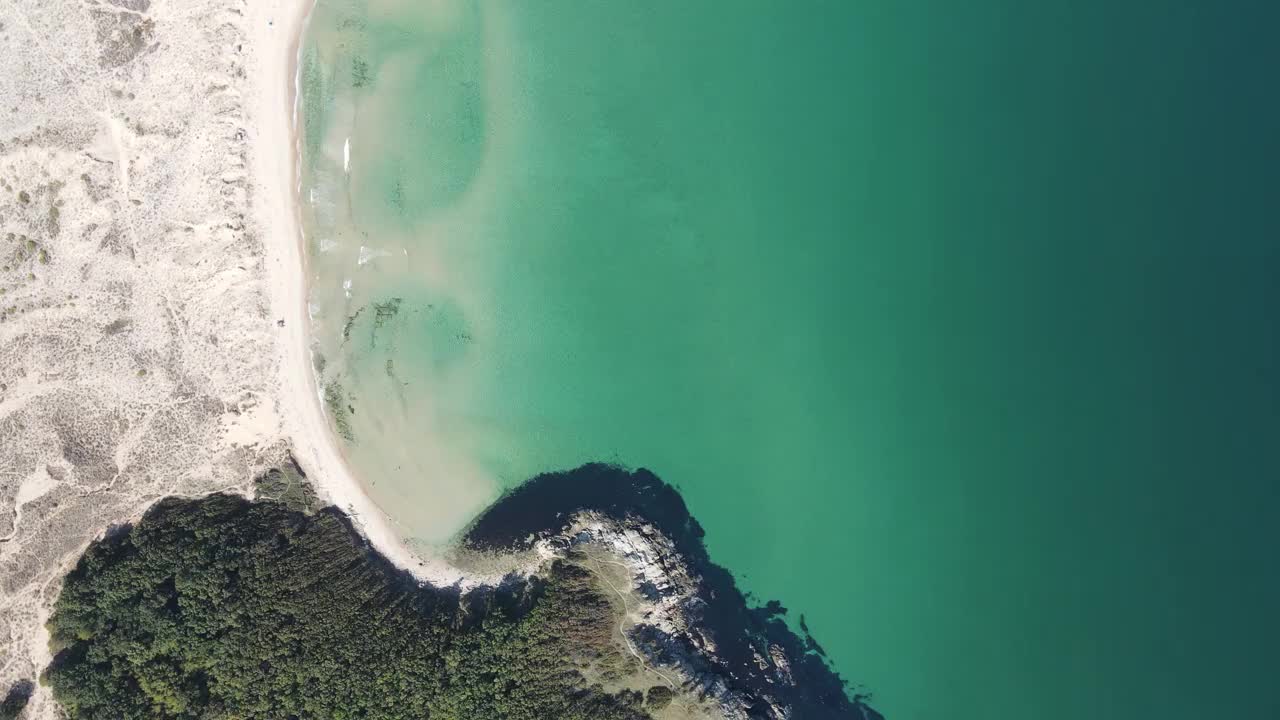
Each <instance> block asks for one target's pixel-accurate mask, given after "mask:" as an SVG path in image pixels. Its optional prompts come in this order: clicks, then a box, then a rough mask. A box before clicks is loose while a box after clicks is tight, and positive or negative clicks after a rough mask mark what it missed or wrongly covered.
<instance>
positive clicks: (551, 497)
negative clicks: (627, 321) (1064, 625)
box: [463, 464, 882, 720]
mask: <svg viewBox="0 0 1280 720" xmlns="http://www.w3.org/2000/svg"><path fill="white" fill-rule="evenodd" d="M585 510H590V511H594V512H597V513H600V514H602V515H605V516H607V517H609V518H611V519H614V520H625V519H627V518H637V519H643V520H644V521H646V522H648V523H650V524H652V525H653V526H654V527H656V528H657V529H659V530H660V531H662V532H663V533H664V534H665V535H666V536H667V537H668V538H670V539H671V541H672V542H673V543H674V545H675V547H676V549H677V550H678V552H679V553H680V555H681V556H682V557H683V559H684V561H685V563H686V564H687V566H688V567H689V569H690V571H691V573H692V574H693V575H695V576H700V581H699V583H700V587H699V593H698V594H699V595H700V597H701V599H702V600H703V602H704V604H703V606H702V609H701V612H700V617H698V618H697V620H698V624H699V629H700V630H702V631H703V632H704V633H705V634H708V635H710V636H711V638H712V639H713V640H714V643H715V648H716V655H717V657H718V658H719V659H720V660H721V661H723V662H724V664H725V668H726V669H727V673H724V675H725V676H726V680H727V682H729V684H730V687H731V688H733V689H735V690H738V691H740V692H744V693H746V694H747V695H749V696H752V697H765V696H772V697H774V698H776V699H778V700H779V701H781V702H782V704H784V705H785V706H788V707H790V708H791V709H792V717H794V718H797V719H798V720H803V719H807V718H858V719H860V720H882V716H881V715H880V714H879V713H878V712H876V711H875V710H873V709H872V708H871V707H869V706H868V705H867V704H866V702H867V700H869V699H870V696H869V695H865V694H857V693H850V691H849V689H848V683H847V682H846V681H845V680H843V679H842V678H841V677H840V675H839V674H838V673H837V672H836V671H835V670H834V669H833V668H832V667H831V666H830V665H828V664H827V662H826V660H825V659H824V655H825V653H823V651H822V648H821V647H820V646H819V645H818V643H817V642H816V641H815V640H814V639H813V638H812V637H811V636H810V635H809V632H808V627H807V626H806V624H805V622H804V618H803V617H801V618H800V628H801V633H800V634H797V633H796V632H795V631H794V630H792V628H791V627H790V626H789V625H788V624H787V623H786V622H785V619H784V617H785V615H786V612H787V610H786V608H784V607H783V606H782V605H781V604H780V603H778V602H777V601H770V602H767V603H765V604H764V605H763V606H759V607H753V606H751V605H750V604H748V598H747V596H746V595H744V594H743V593H742V591H741V590H740V589H739V588H738V586H737V584H736V583H735V582H734V579H733V575H732V574H731V573H730V572H729V571H728V570H727V569H725V568H723V567H721V566H720V565H717V564H715V563H714V562H712V561H711V558H710V555H709V554H708V552H707V549H706V545H705V543H704V542H703V536H704V532H703V529H702V526H701V525H700V524H698V521H697V520H696V519H694V517H693V516H692V515H691V514H690V513H689V509H688V508H687V507H686V506H685V503H684V499H683V498H682V497H681V496H680V493H679V492H678V491H677V490H676V489H675V488H673V487H672V486H670V485H668V484H667V483H665V482H663V481H662V480H661V479H659V478H658V477H657V476H656V475H654V474H653V473H651V472H649V471H648V470H645V469H639V470H636V471H634V472H631V471H628V470H626V469H624V468H621V467H617V466H614V465H605V464H589V465H584V466H582V467H580V468H578V469H576V470H571V471H568V472H558V473H546V474H543V475H539V476H537V477H535V478H533V479H532V480H529V481H528V482H526V483H524V484H523V485H520V486H519V487H516V488H514V489H512V490H511V491H510V492H508V493H507V494H506V495H504V496H503V497H502V498H500V499H499V500H498V501H497V502H495V503H494V504H493V505H492V506H490V507H489V509H487V510H486V511H485V512H484V513H482V514H481V515H480V517H478V518H477V519H476V520H475V521H474V522H473V523H472V524H471V526H470V527H469V528H468V530H467V531H466V533H465V535H464V537H463V542H464V543H465V544H467V545H468V546H470V547H473V548H475V549H477V550H482V551H507V550H524V549H528V548H529V547H530V546H531V545H532V544H533V542H534V541H535V540H536V538H537V537H539V536H545V535H551V534H557V533H559V532H561V531H563V530H564V529H565V528H566V527H567V526H568V524H569V523H570V521H571V519H572V517H573V515H574V514H575V513H577V512H580V511H585ZM655 632H657V631H656V630H655V631H652V632H650V633H649V634H653V633H655ZM637 639H638V640H640V641H641V642H642V643H644V644H645V645H646V646H648V647H651V648H658V650H657V652H658V654H659V659H661V655H662V652H663V651H662V650H661V648H663V647H664V646H665V642H664V640H666V639H665V638H661V637H645V636H644V633H642V634H641V637H639V638H637ZM773 646H777V647H779V648H781V649H782V651H783V652H784V653H785V654H786V656H787V657H788V658H790V662H791V674H792V677H793V678H794V680H795V683H794V685H793V686H792V687H789V688H783V687H779V686H778V685H777V684H776V683H775V682H774V681H773V680H772V679H771V677H770V675H769V674H766V673H765V672H764V670H763V669H762V668H761V667H760V665H758V664H757V663H758V660H757V650H756V648H761V649H766V651H767V649H768V648H771V647H773ZM688 650H692V648H688Z"/></svg>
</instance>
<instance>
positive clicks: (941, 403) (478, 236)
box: [303, 0, 1280, 720]
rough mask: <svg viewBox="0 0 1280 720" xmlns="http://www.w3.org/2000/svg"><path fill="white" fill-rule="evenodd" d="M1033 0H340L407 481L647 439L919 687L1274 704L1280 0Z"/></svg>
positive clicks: (438, 517) (944, 693)
mask: <svg viewBox="0 0 1280 720" xmlns="http://www.w3.org/2000/svg"><path fill="white" fill-rule="evenodd" d="M1028 5H1030V4H1027V3H1014V2H994V1H992V0H984V1H983V2H978V3H968V4H964V5H963V6H962V5H960V4H956V3H942V2H907V3H893V4H873V3H855V2H839V3H837V2H817V1H814V2H805V3H798V4H797V3H781V2H771V3H763V2H735V3H728V2H702V3H676V2H651V3H621V2H618V3H599V2H569V1H568V0H563V1H548V2H539V3H514V2H508V3H503V2H464V1H462V0H458V1H456V2H445V1H441V2H435V3H413V2H409V1H408V0H403V1H394V2H393V1H390V0H378V1H375V0H370V2H368V3H364V2H358V1H357V0H321V3H320V6H319V8H318V10H317V11H316V14H315V16H314V18H313V21H312V25H311V29H310V31H309V34H308V39H307V43H306V50H305V53H304V66H303V72H304V98H303V99H304V115H305V120H306V134H305V150H306V152H305V154H304V183H303V192H304V199H305V200H307V202H306V203H304V211H305V215H306V217H305V218H304V219H305V221H306V225H307V229H308V235H309V241H310V242H311V244H312V245H311V247H312V254H311V259H312V272H313V298H312V299H313V312H314V314H315V317H316V328H317V331H316V350H317V353H318V356H320V357H322V358H323V368H322V369H321V370H320V375H321V378H322V381H323V382H324V383H325V384H326V386H328V387H330V388H332V389H333V391H332V392H331V393H330V394H329V400H330V403H329V406H330V412H331V414H333V416H334V417H335V421H339V422H340V423H341V424H342V427H343V429H344V432H345V433H346V434H347V436H348V437H349V438H350V439H349V440H348V441H347V446H348V451H349V453H350V454H351V457H352V461H353V464H354V465H355V466H356V467H357V469H358V470H359V471H360V472H361V474H362V476H363V477H365V478H366V479H367V480H368V481H369V482H370V483H371V484H372V486H373V487H372V492H373V494H374V496H375V499H377V500H378V501H379V502H380V504H381V505H382V506H383V507H384V509H386V510H387V511H388V512H389V513H390V514H391V515H392V516H393V517H395V518H396V519H397V520H398V521H400V522H401V523H403V525H404V528H405V533H406V535H407V536H410V537H413V538H416V539H417V540H418V541H420V542H422V543H424V544H434V543H439V542H442V541H444V540H446V539H447V538H448V537H450V536H451V535H452V534H453V533H454V532H456V531H457V530H458V529H459V528H460V527H461V526H462V525H463V524H464V523H465V522H466V521H467V520H468V519H469V518H470V517H471V515H472V514H473V513H474V512H475V511H476V510H477V509H478V508H479V507H481V506H482V505H483V504H484V503H485V502H487V501H489V500H491V499H492V498H493V497H494V496H495V495H496V494H497V493H498V492H500V491H501V489H502V488H504V487H509V486H511V485H513V484H516V483H518V482H520V481H521V480H523V479H525V478H527V477H529V476H530V475H532V474H534V473H536V472H538V471H542V470H548V469H557V468H566V467H572V466H574V465H576V464H578V463H581V462H584V461H587V460H596V459H604V460H616V461H618V462H621V463H624V464H628V465H632V466H644V467H648V468H650V469H652V470H654V471H655V472H656V473H658V474H659V475H660V476H662V477H663V478H664V479H666V480H668V481H670V482H672V483H674V484H676V485H677V486H678V487H680V488H681V490H682V492H683V493H684V495H685V497H686V499H687V500H688V502H689V505H690V508H691V509H692V511H693V513H694V514H695V516H697V517H698V518H699V520H700V521H701V522H702V523H703V524H704V526H705V527H706V529H707V532H708V538H707V539H708V546H709V548H710V550H711V553H712V555H713V557H714V558H715V559H716V560H717V561H718V562H721V563H723V564H724V565H726V566H727V567H729V568H731V569H732V570H734V571H735V572H736V573H737V574H738V575H739V577H740V578H741V580H742V582H743V584H744V585H745V586H746V587H747V588H748V589H750V590H752V591H753V592H755V593H756V594H757V595H758V596H759V597H760V598H761V599H773V598H776V599H779V600H781V601H782V602H783V604H784V605H786V606H788V607H789V608H791V610H792V612H793V613H794V614H796V615H799V614H803V615H804V616H805V618H806V620H807V624H808V626H809V627H810V629H811V630H812V631H813V633H814V635H815V637H816V639H817V640H818V641H819V642H820V643H821V644H822V645H823V646H824V647H825V648H826V650H827V651H828V652H829V653H830V656H831V658H832V659H833V661H834V663H835V664H836V666H837V667H838V668H839V669H840V671H841V672H842V673H843V674H844V675H845V676H846V677H847V678H849V679H851V680H854V681H856V682H859V683H862V684H864V685H865V686H866V689H868V690H870V691H872V692H873V693H874V696H875V704H876V706H877V707H878V708H879V709H881V710H882V711H883V712H884V713H885V714H886V716H887V717H889V718H891V719H893V720H900V719H910V720H915V719H917V718H920V719H923V718H933V717H953V718H956V717H959V718H969V717H972V718H1028V717H1036V718H1049V719H1056V718H1063V719H1066V718H1075V717H1099V718H1117V719H1120V718H1125V719H1128V718H1135V717H1143V718H1145V717H1162V718H1188V719H1189V718H1198V717H1202V716H1214V717H1217V716H1228V717H1241V718H1270V717H1277V716H1280V700H1278V699H1277V696H1275V694H1274V693H1273V692H1271V691H1270V689H1269V688H1270V683H1271V675H1272V668H1274V667H1275V666H1276V663H1277V657H1276V653H1277V650H1276V648H1277V647H1280V643H1278V642H1277V641H1280V626H1278V623H1277V621H1276V620H1275V618H1274V608H1275V607H1277V606H1278V603H1280V572H1277V570H1276V569H1275V567H1276V565H1275V562H1274V559H1273V552H1274V548H1275V547H1276V546H1277V540H1280V531H1278V530H1277V527H1278V525H1277V517H1276V510H1275V502H1276V499H1277V493H1278V491H1277V487H1276V483H1277V480H1280V452H1277V450H1276V448H1278V447H1280V350H1278V349H1280V338H1278V337H1277V323H1276V322H1275V318H1274V311H1273V310H1272V308H1275V307H1280V288H1278V286H1277V281H1276V272H1277V270H1278V269H1280V240H1278V239H1277V238H1280V228H1278V227H1277V226H1278V225H1280V222H1277V218H1276V215H1275V211H1274V206H1275V204H1276V188H1277V187H1280V183H1278V182H1277V181H1280V177H1278V176H1280V171H1278V170H1277V167H1278V166H1277V160H1280V148H1278V147H1277V143H1278V142H1280V140H1277V138H1278V137H1280V135H1278V134H1277V128H1280V104H1278V102H1277V98H1276V95H1275V93H1274V91H1273V90H1271V89H1270V86H1271V84H1273V83H1272V82H1271V74H1272V71H1271V69H1272V68H1274V67H1276V66H1277V61H1278V60H1280V57H1277V56H1278V55H1280V51H1277V50H1276V46H1275V43H1273V42H1271V41H1270V39H1269V36H1268V32H1269V29H1270V28H1274V27H1275V21H1276V20H1277V19H1278V18H1277V13H1276V11H1274V10H1271V9H1270V7H1269V6H1264V5H1263V4H1260V3H1236V4H1234V5H1233V6H1232V7H1231V8H1230V9H1228V8H1227V7H1225V6H1224V7H1216V6H1215V7H1212V8H1211V7H1208V6H1204V5H1203V4H1193V3H1165V4H1162V5H1160V6H1159V7H1147V6H1143V5H1141V4H1139V3H1102V2H1085V3H1071V4H1053V5H1045V4H1036V6H1035V7H1028ZM348 140H349V144H348ZM344 147H345V148H347V152H346V155H347V160H348V162H347V163H346V165H347V167H346V170H344V169H343V165H344V161H343V156H344ZM322 246H323V251H322ZM361 248H363V250H361ZM362 258H363V259H364V262H363V263H361V262H360V261H361V259H362ZM346 281H350V287H345V288H344V286H343V285H344V282H346ZM397 298H398V300H397ZM378 304H380V305H381V311H379V309H378V307H376V306H377V305H378ZM351 317H354V319H353V320H351V321H350V323H348V318H351ZM344 330H345V331H346V332H345V334H344ZM344 408H346V409H347V411H346V412H343V409H344ZM338 416H341V417H338Z"/></svg>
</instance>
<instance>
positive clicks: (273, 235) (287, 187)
mask: <svg viewBox="0 0 1280 720" xmlns="http://www.w3.org/2000/svg"><path fill="white" fill-rule="evenodd" d="M313 5H314V2H313V0H289V1H286V2H280V3H278V4H274V3H266V4H263V5H260V6H255V7H254V8H253V9H252V10H251V11H250V12H251V15H250V18H251V27H252V32H253V43H252V46H253V47H255V48H257V52H258V58H257V67H258V68H259V72H258V73H256V74H255V75H254V76H253V77H254V86H255V87H254V89H253V92H252V98H253V102H252V110H251V112H252V113H254V114H255V115H256V117H257V119H256V120H255V121H254V122H253V123H252V132H253V133H254V136H253V137H252V138H251V142H250V145H251V147H252V151H253V153H254V158H255V160H256V162H255V165H256V167H257V168H258V169H259V172H258V173H257V178H258V182H259V183H260V185H259V186H258V188H257V192H256V194H255V211H256V212H257V214H258V217H259V222H260V223H261V226H262V227H263V230H264V240H265V243H264V245H265V250H266V256H267V262H266V271H267V287H268V289H269V291H270V293H271V303H272V307H273V309H274V310H275V311H276V312H275V314H276V315H278V316H279V317H280V318H281V319H283V320H284V326H283V327H282V328H281V329H280V343H279V344H280V364H279V368H280V395H279V403H280V415H281V421H282V430H283V432H284V434H285V436H286V437H288V438H290V440H291V444H292V447H293V453H294V457H295V459H296V460H297V461H298V463H299V464H300V465H301V466H302V468H303V470H304V471H305V472H306V473H307V476H308V478H310V479H311V480H312V481H313V482H314V483H315V485H316V486H317V489H318V490H319V492H320V494H321V495H322V496H323V497H324V498H325V499H326V500H327V501H328V502H330V503H332V504H333V505H336V506H338V507H339V508H342V509H343V510H344V511H346V512H347V513H348V514H349V515H350V516H351V517H352V519H353V520H354V521H355V523H356V524H357V526H358V527H359V528H360V530H361V532H362V533H363V534H364V535H365V537H366V538H368V540H369V541H370V543H371V544H372V545H373V546H374V547H375V548H377V549H378V551H379V552H381V553H382V554H383V555H385V556H387V557H388V558H390V559H391V560H392V561H393V562H394V563H395V564H396V565H399V566H400V567H403V568H405V569H408V570H410V571H411V572H412V573H413V574H414V575H415V576H417V577H418V578H419V579H421V580H423V581H427V582H431V583H434V584H437V585H453V584H461V585H463V586H470V585H473V584H475V579H474V578H464V577H463V574H462V573H461V572H460V571H458V570H457V569H455V568H453V567H452V566H450V565H449V564H448V563H446V562H444V561H443V560H441V559H439V558H431V557H422V556H419V555H416V554H415V553H413V552H412V551H411V550H409V548H408V547H406V546H405V544H404V542H403V541H402V539H401V537H400V535H399V534H398V533H397V532H396V530H395V529H394V527H393V526H392V524H391V521H390V519H389V518H388V517H387V515H386V513H384V512H383V511H382V510H381V509H380V508H379V507H378V506H377V505H376V504H374V502H373V501H372V500H371V499H370V498H369V496H368V495H367V494H366V493H365V491H364V488H363V486H362V485H361V483H360V480H359V479H358V478H356V477H355V476H354V475H353V474H352V472H351V470H350V468H349V466H348V464H347V461H346V459H345V458H344V457H343V453H342V450H341V447H340V445H339V440H338V438H337V437H336V435H335V433H334V432H333V430H332V427H331V425H330V423H329V422H328V420H327V419H326V418H325V416H324V413H323V410H322V407H323V406H322V403H321V401H320V393H319V390H318V388H317V387H316V382H315V374H314V372H313V371H312V360H311V349H310V341H309V334H308V325H309V322H310V318H309V314H308V312H307V285H306V282H307V281H306V277H307V276H306V267H307V259H306V252H305V249H304V248H305V238H304V237H303V235H302V231H301V228H300V225H299V217H298V206H297V201H298V197H297V194H298V192H297V189H298V184H297V183H298V180H297V173H298V140H297V134H296V126H297V124H298V122H299V116H298V112H299V108H298V104H297V91H298V88H297V76H298V73H297V61H298V47H299V42H300V38H301V34H302V32H303V30H304V29H305V25H306V22H307V17H308V15H309V12H310V9H311V7H312V6H313Z"/></svg>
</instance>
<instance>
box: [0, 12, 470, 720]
mask: <svg viewBox="0 0 1280 720" xmlns="http://www.w3.org/2000/svg"><path fill="white" fill-rule="evenodd" d="M310 6H311V2H310V0H267V1H265V2H254V3H241V2H226V1H225V0H192V2H185V3H182V4H181V5H169V4H163V3H152V2H148V0H117V1H114V2H111V3H103V4H93V5H85V4H80V3H60V2H59V3H32V2H12V1H10V0H6V1H5V2H0V42H2V43H3V46H4V47H6V48H19V49H20V52H18V53H17V54H16V55H14V56H13V59H12V61H11V63H10V66H9V68H8V71H7V72H6V73H5V74H4V76H3V77H0V256H3V264H2V266H0V686H3V687H9V686H10V685H12V684H13V683H15V682H19V681H23V680H33V679H35V678H37V677H38V675H39V673H40V671H41V669H42V668H44V667H45V666H46V665H47V664H48V662H49V661H50V659H51V657H50V653H49V649H48V641H47V636H46V633H45V630H44V623H45V620H46V619H47V618H48V615H49V612H50V610H51V608H52V604H53V602H54V600H55V599H56V597H57V595H58V592H59V590H60V588H61V578H62V576H63V574H65V573H66V572H67V571H68V570H70V569H71V568H72V567H73V566H74V564H75V562H76V559H77V558H78V557H79V556H80V553H81V552H82V551H83V550H84V548H85V547H86V546H87V545H88V544H89V543H90V542H92V541H93V540H94V539H95V538H98V537H101V536H102V534H103V533H104V532H106V531H108V529H109V528H112V527H116V526H120V525H122V524H125V523H129V522H133V521H136V520H137V519H138V518H140V517H141V515H142V514H143V513H144V512H145V511H146V509H147V508H149V507H150V506H151V505H153V504H154V503H155V502H156V501H157V500H159V499H160V498H162V497H166V496H175V495H176V496H188V497H193V496H199V495H204V494H207V493H210V492H218V491H224V492H235V493H240V494H246V495H248V494H251V493H252V492H253V481H254V478H256V477H258V476H260V475H261V474H262V473H263V472H265V471H266V470H268V469H270V468H272V467H278V466H279V465H280V464H281V463H283V462H285V461H286V459H287V458H288V456H289V455H290V454H292V455H293V456H294V457H295V458H296V460H297V461H298V463H299V464H300V465H301V466H302V468H303V469H304V470H305V471H306V473H307V474H308V476H309V477H310V478H311V479H312V480H313V481H314V482H315V484H316V485H317V487H318V489H319V492H320V494H321V495H322V497H323V499H324V500H326V501H328V502H331V503H333V504H335V505H337V506H338V507H340V508H342V509H343V510H346V511H348V512H350V513H352V515H353V518H354V519H355V521H356V523H357V524H358V526H359V528H360V529H361V531H362V532H363V534H364V535H365V536H366V537H367V538H368V539H369V540H370V541H371V543H372V544H373V546H374V547H376V548H377V549H378V550H379V551H381V552H382V553H384V554H385V555H386V556H388V557H389V558H391V559H392V560H393V562H395V563H396V564H397V565H400V566H402V567H404V568H407V569H410V570H411V571H413V572H414V573H415V574H416V575H417V576H418V577H420V578H422V579H424V580H430V581H432V582H435V583H442V584H453V583H455V582H458V581H460V579H461V575H460V573H458V572H457V571H455V570H452V569H450V567H449V566H448V565H447V564H445V563H443V562H442V561H434V560H433V561H427V560H424V559H421V558H417V557H415V556H414V555H413V554H412V553H411V552H410V551H409V550H408V549H407V548H406V547H405V546H404V544H403V543H402V542H401V541H400V539H399V537H398V536H397V534H396V533H395V532H394V530H393V529H392V527H391V526H390V524H389V523H388V522H387V520H386V518H385V516H384V515H383V513H381V512H380V511H379V510H378V509H377V507H376V506H375V505H374V504H373V503H372V502H371V501H370V500H369V499H368V497H367V496H366V495H365V493H364V491H363V490H362V488H361V485H360V483H359V482H358V481H357V479H356V478H354V477H353V476H352V475H351V474H350V473H349V472H348V470H347V469H346V464H345V462H344V460H343V458H342V454H341V451H340V449H339V447H338V446H337V445H336V444H335V442H334V438H333V436H332V434H331V432H330V430H329V426H328V423H327V421H326V419H325V417H324V415H323V414H322V411H321V407H320V403H319V401H318V398H317V394H316V391H315V385H314V382H313V379H312V373H311V368H310V358H309V349H308V339H307V313H306V309H305V303H306V276H305V274H304V263H305V256H304V253H303V252H302V244H301V243H302V238H301V236H300V233H299V229H298V223H297V214H296V206H295V204H294V192H295V187H296V186H295V182H296V180H295V176H296V172H295V170H296V148H295V140H294V135H293V122H294V106H293V86H294V79H295V59H296V54H297V46H298V36H299V32H300V31H301V29H302V27H303V24H304V21H305V18H306V14H307V12H308V10H309V8H310ZM282 321H283V323H282ZM27 713H28V717H30V718H44V717H53V716H54V713H55V708H54V707H53V703H52V700H51V698H50V697H49V696H48V695H47V693H46V691H45V690H44V689H43V688H39V689H37V691H36V694H35V696H34V697H33V698H32V704H31V705H30V706H29V707H28V710H27Z"/></svg>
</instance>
